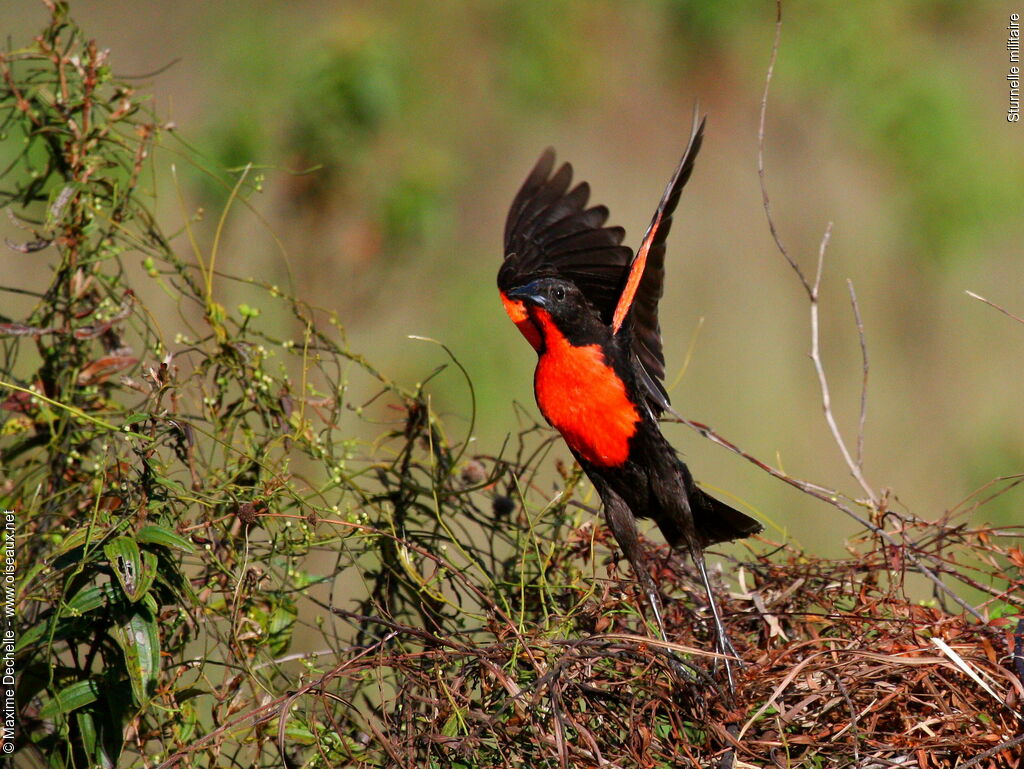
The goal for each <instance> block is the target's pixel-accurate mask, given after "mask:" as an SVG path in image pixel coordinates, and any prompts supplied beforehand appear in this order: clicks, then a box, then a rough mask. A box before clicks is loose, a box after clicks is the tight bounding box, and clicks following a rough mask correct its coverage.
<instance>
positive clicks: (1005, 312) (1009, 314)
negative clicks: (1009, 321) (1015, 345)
mask: <svg viewBox="0 0 1024 769" xmlns="http://www.w3.org/2000/svg"><path fill="white" fill-rule="evenodd" d="M964 293H965V294H967V296H969V297H971V298H972V299H977V300H978V301H979V302H984V303H985V304H987V305H988V306H989V307H995V308H996V309H997V310H999V312H1001V313H1002V314H1003V315H1006V316H1007V317H1010V318H1013V319H1014V320H1015V321H1017V322H1018V323H1024V318H1021V317H1020V316H1018V315H1014V314H1013V313H1012V312H1010V311H1009V310H1007V309H1006V308H1005V307H1000V306H999V305H998V304H996V303H995V302H992V301H990V300H988V299H986V298H985V297H983V296H979V295H978V294H976V293H974V292H973V291H964Z"/></svg>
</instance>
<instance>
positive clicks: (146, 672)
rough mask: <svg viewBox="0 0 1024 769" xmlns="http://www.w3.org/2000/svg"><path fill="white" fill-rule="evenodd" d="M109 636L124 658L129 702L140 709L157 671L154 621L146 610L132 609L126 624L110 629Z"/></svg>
mask: <svg viewBox="0 0 1024 769" xmlns="http://www.w3.org/2000/svg"><path fill="white" fill-rule="evenodd" d="M111 635H113V637H114V640H115V641H116V642H117V645H118V646H120V647H121V651H122V653H123V654H124V662H125V667H126V668H127V669H128V678H129V679H130V680H131V682H132V698H133V699H134V700H135V704H136V705H140V706H141V705H144V704H145V703H146V702H147V701H148V700H149V697H150V693H151V692H152V691H153V690H154V689H155V688H156V677H157V673H158V672H159V668H160V630H159V628H157V624H156V620H155V619H154V616H153V614H151V613H150V612H149V611H148V610H147V609H146V608H144V607H143V606H142V605H136V606H135V611H134V612H133V613H132V614H131V615H130V616H129V617H128V618H127V619H126V620H124V621H123V622H122V623H121V624H119V625H115V626H114V627H113V628H112V629H111Z"/></svg>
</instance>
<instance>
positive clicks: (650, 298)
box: [612, 108, 704, 411]
mask: <svg viewBox="0 0 1024 769" xmlns="http://www.w3.org/2000/svg"><path fill="white" fill-rule="evenodd" d="M698 118H699V113H698V110H697V109H696V108H695V109H694V112H693V128H692V129H691V131H690V141H689V143H688V144H687V145H686V151H685V152H683V157H682V159H681V160H680V161H679V166H678V167H677V168H676V172H675V173H674V174H673V175H672V178H671V179H670V180H669V183H668V185H667V186H666V187H665V192H664V194H662V196H661V202H659V203H658V209H657V210H656V211H655V212H654V216H653V217H652V218H651V223H650V225H649V226H648V227H647V233H646V234H645V235H644V239H643V242H641V244H640V248H638V249H637V251H636V256H634V257H633V261H632V262H631V263H630V266H629V275H628V277H627V278H626V281H625V285H624V287H623V289H622V292H621V293H620V295H619V299H618V303H617V304H616V306H615V312H614V313H613V315H612V330H613V331H614V332H615V333H618V331H619V329H620V328H622V325H623V323H624V322H625V321H626V318H627V317H629V318H630V322H631V323H632V326H633V334H634V338H633V347H634V350H635V352H636V354H637V357H638V358H639V359H640V363H641V364H642V365H643V368H644V370H645V371H646V372H647V373H648V374H650V375H651V376H652V377H654V378H655V379H656V380H657V384H658V386H659V390H660V391H661V392H662V394H664V393H665V391H664V389H663V387H662V386H661V380H663V379H664V378H665V356H664V353H663V352H662V347H661V328H660V326H659V323H658V301H659V300H660V299H661V295H662V292H663V289H664V285H665V240H666V238H667V237H668V233H669V230H670V229H671V227H672V214H673V212H674V211H675V208H676V205H678V203H679V197H680V194H681V193H682V191H683V187H685V186H686V182H687V181H688V180H689V178H690V174H692V173H693V163H694V160H695V159H696V157H697V153H698V152H700V145H701V142H702V141H703V139H704V119H703V118H700V119H698ZM661 405H662V409H659V411H660V410H663V408H664V406H666V405H668V396H667V395H665V403H664V404H661Z"/></svg>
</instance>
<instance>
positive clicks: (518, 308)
mask: <svg viewBox="0 0 1024 769" xmlns="http://www.w3.org/2000/svg"><path fill="white" fill-rule="evenodd" d="M498 293H500V294H501V303H502V304H503V305H504V306H505V312H507V313H508V316H509V317H510V318H512V322H513V323H515V324H516V326H517V327H518V328H519V331H520V333H522V335H523V336H525V337H526V341H527V342H529V343H530V344H531V345H533V349H534V350H538V351H539V350H540V346H541V338H540V331H538V330H537V326H536V324H535V323H534V322H533V321H532V320H530V313H528V312H527V311H526V305H525V304H523V303H522V302H517V301H515V300H514V299H509V298H508V297H507V296H505V292H504V291H499V292H498Z"/></svg>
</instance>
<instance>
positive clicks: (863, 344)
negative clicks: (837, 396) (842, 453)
mask: <svg viewBox="0 0 1024 769" xmlns="http://www.w3.org/2000/svg"><path fill="white" fill-rule="evenodd" d="M846 286H847V288H849V289H850V306H851V307H853V319H854V320H855V321H856V323H857V338H858V339H859V340H860V360H861V371H862V372H863V376H862V378H861V383H860V419H859V420H858V422H857V467H859V468H861V469H863V468H864V425H865V423H866V422H867V418H868V345H867V341H866V339H865V337H864V321H863V320H861V317H860V306H859V305H858V304H857V292H856V291H854V290H853V281H852V280H850V279H849V278H847V279H846Z"/></svg>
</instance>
